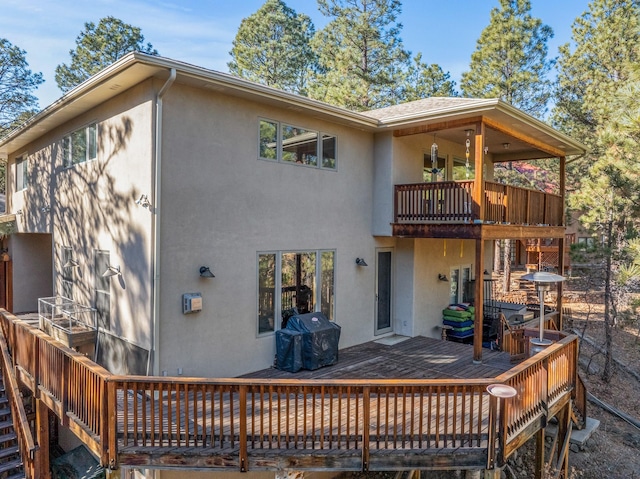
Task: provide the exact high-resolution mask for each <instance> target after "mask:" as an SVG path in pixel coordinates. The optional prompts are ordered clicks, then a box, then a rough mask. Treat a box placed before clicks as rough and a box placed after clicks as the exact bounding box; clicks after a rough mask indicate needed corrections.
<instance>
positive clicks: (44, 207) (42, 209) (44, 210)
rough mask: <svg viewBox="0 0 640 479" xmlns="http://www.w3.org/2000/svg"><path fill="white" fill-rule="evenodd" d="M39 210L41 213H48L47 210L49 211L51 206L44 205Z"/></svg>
mask: <svg viewBox="0 0 640 479" xmlns="http://www.w3.org/2000/svg"><path fill="white" fill-rule="evenodd" d="M40 211H42V212H43V213H48V212H49V211H51V206H49V205H44V206H43V207H42V208H40Z"/></svg>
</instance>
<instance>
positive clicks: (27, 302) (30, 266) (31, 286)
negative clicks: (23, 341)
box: [8, 233, 53, 314]
mask: <svg viewBox="0 0 640 479" xmlns="http://www.w3.org/2000/svg"><path fill="white" fill-rule="evenodd" d="M8 245H9V253H10V255H11V260H12V262H13V312H14V313H16V314H20V313H27V312H35V311H38V298H42V297H48V296H51V295H52V293H53V280H52V274H51V235H48V234H35V233H33V234H28V233H24V234H19V233H18V234H14V235H11V236H10V237H9V241H8Z"/></svg>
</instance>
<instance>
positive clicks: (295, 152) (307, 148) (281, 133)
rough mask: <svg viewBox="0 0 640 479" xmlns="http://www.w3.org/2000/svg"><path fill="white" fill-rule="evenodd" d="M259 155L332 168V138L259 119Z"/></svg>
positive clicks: (333, 147)
mask: <svg viewBox="0 0 640 479" xmlns="http://www.w3.org/2000/svg"><path fill="white" fill-rule="evenodd" d="M259 130H260V132H259V134H260V144H259V157H260V159H263V160H275V161H281V162H286V163H295V164H301V165H307V166H313V167H316V168H325V169H330V170H335V169H336V165H337V155H336V137H335V136H332V135H328V134H326V133H320V132H318V131H314V130H307V129H306V128H301V127H299V126H294V125H287V124H285V123H280V122H277V121H272V120H260V128H259Z"/></svg>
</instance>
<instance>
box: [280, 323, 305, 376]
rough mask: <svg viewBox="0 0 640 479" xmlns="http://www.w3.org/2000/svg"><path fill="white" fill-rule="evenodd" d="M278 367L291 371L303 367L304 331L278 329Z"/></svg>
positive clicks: (296, 370) (293, 371)
mask: <svg viewBox="0 0 640 479" xmlns="http://www.w3.org/2000/svg"><path fill="white" fill-rule="evenodd" d="M276 368H278V369H282V370H283V371H289V372H290V373H296V372H298V371H300V370H301V369H302V333H301V332H299V331H294V330H293V329H280V330H279V331H276Z"/></svg>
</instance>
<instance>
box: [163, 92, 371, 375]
mask: <svg viewBox="0 0 640 479" xmlns="http://www.w3.org/2000/svg"><path fill="white" fill-rule="evenodd" d="M164 107H165V113H166V116H165V123H164V124H165V130H164V137H163V167H162V171H163V173H162V174H163V186H162V233H161V236H162V238H161V258H162V266H161V270H162V280H161V281H162V284H161V311H162V312H161V315H162V317H161V324H160V337H161V346H160V352H159V356H160V368H161V369H162V370H167V371H168V372H169V374H174V373H175V371H177V369H178V368H182V370H183V373H184V374H185V375H214V376H215V375H223V376H226V375H237V374H240V373H244V372H248V371H251V370H256V369H260V368H265V367H268V366H270V365H271V364H272V363H273V359H274V354H275V338H274V335H273V334H271V335H266V336H261V337H257V319H256V317H257V313H256V302H257V254H258V253H259V252H270V251H296V250H297V251H305V250H316V249H330V250H334V251H335V288H336V298H335V319H336V322H337V323H338V324H339V325H340V326H341V327H342V337H341V340H340V346H341V347H346V346H349V345H352V344H357V343H360V342H363V341H366V340H369V339H372V338H373V317H374V309H373V308H374V280H375V271H374V267H373V264H374V261H373V260H374V251H375V249H374V247H375V240H374V238H373V237H372V236H371V211H372V184H373V164H372V157H373V135H372V134H371V133H367V132H362V131H358V130H354V129H351V128H347V127H345V126H342V125H339V124H330V123H326V122H323V121H319V120H316V119H314V118H312V117H310V116H308V115H302V114H299V113H297V112H294V111H288V110H281V109H277V108H274V107H272V106H268V105H261V104H257V103H252V102H249V101H246V100H243V99H239V98H233V97H228V96H224V95H221V94H218V93H215V92H208V91H204V90H195V89H190V88H187V87H184V86H181V85H178V84H176V85H175V86H174V87H172V88H171V90H169V93H168V94H167V96H166V97H165V105H164ZM259 118H267V119H270V120H277V121H284V122H287V123H290V124H293V125H296V126H300V127H303V128H307V129H315V130H320V131H323V132H325V133H329V134H332V135H335V136H336V137H337V142H338V143H337V149H338V168H337V171H329V170H321V169H316V168H311V167H306V166H301V165H295V164H285V163H277V162H272V161H265V160H258V121H259ZM356 257H363V258H365V259H366V261H367V262H368V263H369V264H370V265H371V266H370V267H367V268H362V267H358V266H356V265H355V258H356ZM202 265H206V266H210V267H211V269H212V271H213V273H214V274H215V276H216V277H215V278H214V279H202V278H200V277H199V275H198V269H199V267H200V266H202ZM187 292H201V293H202V295H203V303H204V306H203V311H202V312H200V313H196V314H193V315H183V314H182V310H181V296H182V294H183V293H187Z"/></svg>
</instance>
